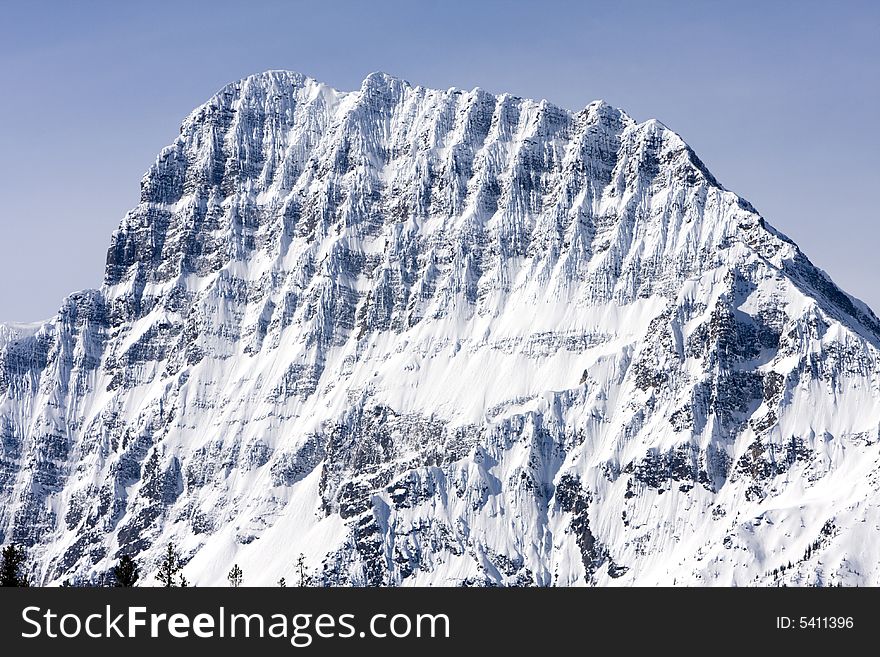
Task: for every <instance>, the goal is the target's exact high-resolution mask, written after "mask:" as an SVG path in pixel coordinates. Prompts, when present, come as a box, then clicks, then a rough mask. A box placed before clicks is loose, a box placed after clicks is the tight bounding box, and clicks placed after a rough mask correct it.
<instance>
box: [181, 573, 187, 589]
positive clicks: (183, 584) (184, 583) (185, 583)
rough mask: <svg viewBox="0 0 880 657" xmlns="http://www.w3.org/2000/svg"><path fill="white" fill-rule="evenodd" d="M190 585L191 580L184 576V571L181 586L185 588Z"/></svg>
mask: <svg viewBox="0 0 880 657" xmlns="http://www.w3.org/2000/svg"><path fill="white" fill-rule="evenodd" d="M187 587H189V580H188V579H187V578H186V577H184V576H183V573H181V574H180V588H182V589H185V588H187Z"/></svg>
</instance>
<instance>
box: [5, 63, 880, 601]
mask: <svg viewBox="0 0 880 657" xmlns="http://www.w3.org/2000/svg"><path fill="white" fill-rule="evenodd" d="M141 190H142V191H141V202H140V203H139V204H138V206H137V207H136V208H134V209H133V210H132V211H131V212H129V213H128V214H127V215H126V217H125V218H124V219H123V220H122V222H121V224H120V226H119V228H118V230H116V231H115V232H114V234H113V236H112V239H111V245H110V249H109V251H108V255H107V266H106V274H105V278H104V282H103V285H102V286H101V288H100V289H99V290H92V291H85V292H80V293H76V294H74V295H71V296H70V297H69V298H68V299H67V300H66V301H65V303H64V305H63V307H62V308H61V310H60V311H59V314H58V315H57V316H56V317H55V318H53V319H52V320H50V321H48V322H45V323H43V324H42V325H39V326H36V327H31V328H28V329H27V330H24V329H22V328H15V327H12V328H8V329H7V328H4V329H0V542H10V541H16V542H20V543H24V544H26V545H28V546H30V554H31V555H32V556H33V557H34V559H35V572H34V577H35V578H36V579H37V580H38V581H40V582H42V583H46V584H48V583H58V582H60V581H62V580H64V579H67V578H72V579H73V580H79V581H93V582H97V581H102V580H103V579H104V578H105V577H106V574H107V571H108V570H109V569H110V568H111V566H112V565H113V563H114V562H115V560H116V559H117V558H118V555H119V554H120V553H121V552H128V553H130V554H133V555H135V556H136V558H137V559H138V560H139V561H140V562H141V563H142V564H143V565H144V566H145V567H146V569H147V570H148V571H149V570H151V569H152V566H153V565H154V564H155V563H156V562H157V561H158V559H159V558H160V556H161V553H162V551H163V550H164V549H165V546H166V544H167V542H168V541H174V542H175V543H176V544H177V545H178V546H179V548H180V549H181V551H182V552H183V554H184V556H185V559H186V560H187V565H186V567H185V569H184V573H185V575H186V576H187V578H188V579H189V580H190V581H192V582H194V583H195V584H198V585H203V586H204V585H212V584H215V585H216V584H223V583H225V577H226V573H227V572H228V570H229V568H230V567H231V565H232V564H233V563H234V562H237V563H239V564H240V565H241V566H242V568H243V569H244V573H245V583H246V584H271V583H273V582H275V581H277V580H278V578H280V577H282V576H284V577H287V579H288V580H289V581H295V580H296V575H295V562H296V559H297V557H298V555H299V554H300V553H302V554H304V555H305V557H306V564H307V567H308V569H309V572H310V575H311V577H312V578H313V581H315V582H316V583H320V584H325V585H337V584H338V585H427V584H431V585H460V584H464V585H496V584H501V585H541V586H543V585H584V584H597V585H630V584H642V585H654V584H678V585H702V584H719V585H731V584H736V585H748V584H758V585H768V584H773V583H781V582H785V583H789V584H801V585H826V584H831V583H843V584H847V585H855V584H862V585H864V584H874V585H876V584H880V565H878V564H880V535H878V531H880V512H878V500H877V497H876V495H874V491H875V490H876V489H877V486H878V475H880V460H878V457H880V447H878V442H880V377H878V374H880V365H878V357H880V351H878V349H880V322H878V320H877V318H876V317H875V316H874V314H873V313H872V312H871V311H870V310H869V309H868V308H867V307H866V306H865V305H864V304H862V303H861V302H859V301H857V300H855V299H853V298H852V297H850V296H848V295H846V294H845V293H843V292H842V291H840V290H839V289H838V288H837V287H836V286H835V285H834V284H833V283H832V282H831V280H830V279H829V278H828V277H827V275H826V274H824V272H821V271H820V270H818V269H817V268H815V267H814V266H813V265H812V264H811V263H810V261H809V260H808V259H807V258H806V257H805V256H804V255H803V254H802V253H801V252H800V251H799V250H798V248H797V246H796V245H795V244H794V243H793V242H792V241H791V240H789V239H788V238H787V237H785V236H783V235H781V234H780V233H778V232H777V231H775V230H774V229H772V228H771V227H770V226H769V225H767V224H766V223H765V221H764V219H763V218H762V217H761V216H760V215H759V214H758V213H757V212H756V211H755V209H754V208H753V207H752V206H751V205H750V204H749V203H748V202H746V201H744V200H742V199H741V198H739V197H738V196H737V195H735V194H734V193H732V192H730V191H728V190H726V189H724V188H723V187H722V186H721V185H720V184H719V183H718V182H717V181H716V180H715V179H714V178H713V176H712V175H711V174H710V173H709V172H708V171H707V170H706V168H705V167H704V166H703V164H702V163H701V162H700V160H699V159H698V158H697V157H696V155H695V154H694V153H693V151H692V150H691V149H690V148H689V147H688V146H687V144H686V143H685V142H684V141H683V140H682V139H681V138H680V137H679V136H678V135H677V134H675V133H674V132H672V131H671V130H669V129H668V128H666V127H665V126H663V125H662V124H661V123H659V122H657V121H655V120H650V121H646V122H644V123H637V122H635V121H634V120H632V119H631V118H630V117H628V116H627V115H626V114H625V113H623V112H622V111H620V110H618V109H615V108H613V107H610V106H609V105H607V104H605V103H602V102H595V103H591V104H590V105H588V106H587V107H586V108H585V109H583V110H582V111H580V112H576V113H575V112H570V111H567V110H563V109H560V108H558V107H555V106H553V105H552V104H550V103H548V102H546V101H540V102H537V101H532V100H526V99H522V98H517V97H513V96H510V95H501V96H494V95H492V94H489V93H487V92H485V91H483V90H480V89H474V90H473V91H461V90H457V89H450V90H447V91H438V90H431V89H426V88H423V87H418V86H413V85H411V84H409V83H408V82H405V81H403V80H399V79H396V78H394V77H391V76H388V75H385V74H372V75H370V76H369V77H367V79H366V80H364V82H363V84H362V86H361V88H360V89H359V90H357V91H353V92H339V91H337V90H334V89H331V88H329V87H327V86H326V85H323V84H321V83H319V82H317V81H315V80H312V79H309V78H307V77H304V76H302V75H299V74H296V73H291V72H284V71H271V72H268V73H264V74H261V75H255V76H252V77H249V78H247V79H245V80H242V81H239V82H236V83H233V84H231V85H229V86H227V87H225V88H224V89H222V90H221V91H220V92H219V93H218V94H217V95H216V96H214V97H213V98H211V99H210V100H209V101H208V102H207V103H206V104H204V105H202V106H201V107H199V108H197V109H196V110H195V111H194V112H193V113H192V114H191V115H190V116H189V117H187V118H186V120H185V121H184V122H183V125H182V126H181V131H180V136H179V137H178V138H177V139H176V140H175V142H174V143H173V144H172V145H170V146H168V147H167V148H165V149H164V150H163V151H162V152H161V153H160V154H159V156H158V158H157V160H156V162H155V164H154V165H153V166H152V167H151V168H150V170H149V172H148V173H147V174H146V175H145V176H144V179H143V181H142V184H141ZM808 548H809V549H808ZM789 564H790V565H789ZM779 569H782V570H781V572H780V571H779ZM774 571H776V572H774ZM144 583H145V584H149V583H151V580H150V578H147V579H146V580H145V581H144Z"/></svg>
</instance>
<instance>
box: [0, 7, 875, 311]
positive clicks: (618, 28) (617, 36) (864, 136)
mask: <svg viewBox="0 0 880 657" xmlns="http://www.w3.org/2000/svg"><path fill="white" fill-rule="evenodd" d="M2 17H3V18H2V21H0V84H2V89H3V90H4V92H3V98H2V102H0V153H2V155H3V157H2V158H0V321H32V320H37V319H43V318H47V317H49V316H51V315H52V314H53V313H54V312H55V311H56V310H57V308H58V307H59V305H60V302H61V299H62V298H63V297H64V296H65V295H66V294H67V293H69V292H71V291H74V290H77V289H82V288H85V287H97V286H98V285H100V282H101V276H102V272H103V264H104V256H105V253H106V248H107V245H108V243H109V237H110V233H111V232H112V231H113V229H114V228H115V226H116V225H117V223H118V222H119V220H120V219H121V218H122V216H123V215H124V214H125V212H126V210H128V209H129V208H131V207H132V206H134V205H135V204H136V203H137V200H138V189H139V182H140V179H141V176H142V175H143V173H144V171H146V169H147V168H148V167H149V165H150V164H151V163H152V161H153V160H154V158H155V156H156V154H157V153H158V151H159V150H160V149H161V148H162V147H163V146H164V145H166V144H168V143H170V142H171V141H172V140H173V139H174V137H175V136H176V134H177V130H178V126H179V124H180V121H181V119H182V118H183V117H184V116H186V115H187V114H188V113H189V111H190V110H191V109H192V108H193V107H195V106H196V105H198V104H200V103H201V102H203V101H204V100H206V99H207V98H208V97H209V96H210V95H211V94H212V93H214V92H215V91H216V90H217V89H218V88H220V87H221V86H222V85H223V84H225V83H227V82H229V81H232V80H235V79H238V78H240V77H243V76H245V75H247V74H249V73H255V72H258V71H262V70H266V69H272V68H286V69H293V70H298V71H301V72H303V73H305V74H307V75H310V76H312V77H315V78H318V79H319V80H321V81H324V82H327V83H328V84H331V85H333V86H335V87H337V88H340V89H354V88H357V87H358V86H359V85H360V81H361V80H362V79H363V78H364V77H365V76H366V75H367V74H368V73H369V72H371V71H375V70H382V71H386V72H388V73H391V74H394V75H397V76H400V77H404V78H406V79H408V80H410V81H412V82H414V83H418V84H423V85H427V86H433V87H439V88H447V87H450V86H456V87H461V88H472V87H475V86H480V87H483V88H484V89H487V90H489V91H493V92H498V93H500V92H504V91H507V92H511V93H514V94H517V95H520V96H527V97H533V98H547V99H549V100H550V101H552V102H554V103H556V104H557V105H561V106H563V107H568V108H572V109H579V108H581V107H583V106H584V105H586V104H587V103H588V102H590V101H591V100H594V99H597V98H603V99H605V100H607V101H608V102H610V103H612V104H614V105H617V106H619V107H622V108H624V109H625V110H626V111H627V112H628V113H629V114H630V115H632V116H633V117H634V118H636V119H638V120H644V119H648V118H651V117H655V118H658V119H660V120H661V121H663V122H664V123H665V124H666V125H668V126H669V127H671V128H672V129H674V130H676V131H677V132H679V133H680V134H681V135H682V136H683V137H684V138H685V140H686V141H687V142H688V143H690V145H691V146H692V147H693V148H694V150H696V152H697V153H698V154H699V155H700V157H701V158H702V159H703V161H704V162H705V163H706V164H707V166H708V167H709V168H710V169H711V170H712V172H713V173H714V174H715V175H716V176H717V177H718V179H719V180H720V181H721V182H722V183H723V184H724V185H725V186H727V187H728V188H730V189H732V190H734V191H736V192H738V193H739V194H740V195H742V196H744V197H745V198H747V199H749V200H750V201H752V203H754V205H755V206H756V207H757V208H758V210H759V211H760V212H761V213H762V214H763V215H764V216H765V217H766V218H767V220H768V221H769V222H770V223H771V224H773V225H775V226H776V227H777V228H779V229H780V230H782V231H783V232H785V233H787V234H788V235H789V236H791V237H792V238H793V239H794V240H795V241H796V242H797V243H798V244H799V245H800V246H801V248H802V249H803V250H804V251H805V252H806V253H807V255H808V256H810V258H811V259H812V260H813V261H814V262H816V264H818V265H819V266H821V267H823V268H824V269H826V270H827V271H828V272H829V273H830V274H831V276H832V277H833V278H834V279H835V281H836V282H837V283H838V284H839V285H841V286H842V287H843V288H844V289H846V290H847V291H848V292H850V293H852V294H855V295H856V296H859V297H861V298H862V299H864V300H865V301H867V302H868V303H869V304H871V305H872V306H873V307H874V308H875V309H880V289H878V282H880V264H878V258H877V257H876V253H875V251H876V247H877V244H878V243H880V239H878V238H880V226H878V223H880V222H878V219H880V217H878V212H877V202H876V200H875V198H876V191H877V189H878V188H880V175H878V174H880V166H878V151H880V129H878V128H880V126H878V119H880V116H878V107H880V103H878V101H880V39H878V38H877V35H878V34H880V3H877V2H857V1H851V2H835V3H831V2H808V1H807V2H781V1H776V2H773V1H766V0H765V1H763V2H751V1H747V0H737V1H735V2H734V1H732V0H731V1H729V2H714V1H712V0H707V1H705V2H683V1H680V2H664V1H663V0H656V1H654V2H636V1H632V2H626V1H622V2H609V1H607V0H604V1H602V2H553V1H547V0H544V1H542V2H516V1H508V2H494V1H488V0H487V1H480V0H469V1H464V2H460V1H453V0H446V1H444V2H416V1H415V0H409V1H408V2H396V1H385V2H382V1H376V2H365V1H363V2H336V1H333V0H324V1H322V2H267V1H266V2H260V1H256V0H252V1H250V2H223V1H214V2H210V3H209V2H181V1H178V2H162V1H156V0H154V1H152V2H143V3H140V2H139V3H127V2H126V3H122V2H85V1H84V2H77V3H67V2H64V3H62V2H57V3H49V2H39V1H34V2H28V3H21V2H15V3H13V2H11V1H9V0H2Z"/></svg>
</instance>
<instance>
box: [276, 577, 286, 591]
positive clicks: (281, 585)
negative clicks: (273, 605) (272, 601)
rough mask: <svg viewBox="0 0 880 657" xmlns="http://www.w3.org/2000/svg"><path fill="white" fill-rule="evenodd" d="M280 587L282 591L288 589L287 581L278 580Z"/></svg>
mask: <svg viewBox="0 0 880 657" xmlns="http://www.w3.org/2000/svg"><path fill="white" fill-rule="evenodd" d="M278 586H280V587H281V588H282V589H285V588H287V580H286V579H284V578H283V577H282V578H281V579H279V580H278Z"/></svg>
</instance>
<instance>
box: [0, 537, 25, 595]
mask: <svg viewBox="0 0 880 657" xmlns="http://www.w3.org/2000/svg"><path fill="white" fill-rule="evenodd" d="M25 556H26V555H25V550H24V548H23V547H21V546H18V545H7V546H6V547H5V548H3V553H2V560H0V586H28V581H27V577H26V576H25V575H23V574H22V572H21V571H22V568H23V567H24V561H25Z"/></svg>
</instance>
